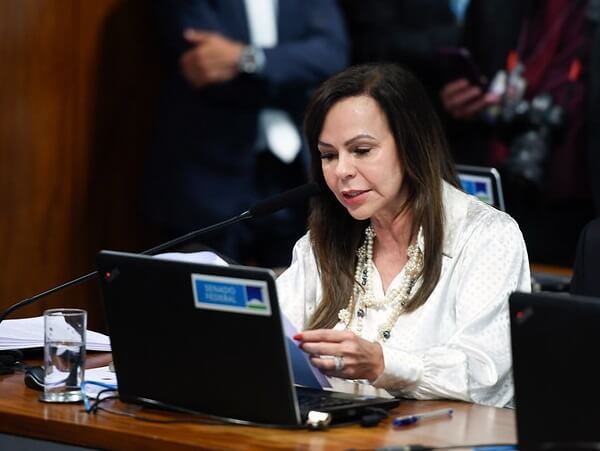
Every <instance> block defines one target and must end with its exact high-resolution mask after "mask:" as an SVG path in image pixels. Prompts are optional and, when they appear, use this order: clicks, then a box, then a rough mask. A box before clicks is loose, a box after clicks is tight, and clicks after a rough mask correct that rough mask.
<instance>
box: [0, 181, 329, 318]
mask: <svg viewBox="0 0 600 451" xmlns="http://www.w3.org/2000/svg"><path fill="white" fill-rule="evenodd" d="M318 192H319V187H318V186H317V184H316V183H306V184H304V185H300V186H297V187H296V188H292V189H290V190H288V191H284V192H283V193H280V194H276V195H275V196H272V197H269V198H267V199H265V200H262V201H260V202H258V203H257V204H256V205H254V206H253V207H252V208H250V209H249V210H246V211H245V212H243V213H241V214H239V215H237V216H234V217H232V218H229V219H227V220H225V221H222V222H218V223H217V224H213V225H210V226H208V227H204V228H202V229H198V230H195V231H193V232H190V233H187V234H186V235H182V236H180V237H178V238H175V239H172V240H170V241H167V242H166V243H163V244H159V245H158V246H155V247H153V248H150V249H147V250H145V251H143V252H140V254H144V255H154V254H156V253H158V252H161V251H164V250H165V249H168V248H170V247H173V246H176V245H178V244H181V243H185V242H186V241H189V240H191V239H193V238H195V237H197V236H200V235H204V234H205V233H209V232H212V231H215V230H219V229H221V228H223V227H227V226H229V225H232V224H235V223H238V222H241V221H245V220H247V219H253V218H260V217H262V216H267V215H270V214H272V213H275V212H276V211H279V210H281V209H283V208H287V207H289V206H291V205H294V204H297V203H299V202H301V201H304V200H307V199H308V198H310V197H312V196H315V195H316V194H318ZM97 275H98V271H94V272H91V273H89V274H86V275H83V276H80V277H77V278H76V279H73V280H70V281H68V282H65V283H63V284H61V285H58V286H56V287H54V288H50V289H49V290H46V291H43V292H41V293H38V294H36V295H35V296H32V297H30V298H26V299H23V300H21V301H19V302H17V303H16V304H13V305H11V306H10V307H8V308H7V309H6V310H4V311H3V312H2V313H0V323H2V321H3V320H4V319H5V318H6V317H7V316H8V315H10V314H11V313H12V312H14V311H15V310H17V309H19V308H21V307H24V306H26V305H29V304H32V303H34V302H35V301H37V300H39V299H42V298H44V297H46V296H49V295H51V294H53V293H56V292H57V291H61V290H64V289H65V288H68V287H70V286H74V285H79V284H80V283H83V282H85V281H87V280H90V279H92V278H94V277H96V276H97Z"/></svg>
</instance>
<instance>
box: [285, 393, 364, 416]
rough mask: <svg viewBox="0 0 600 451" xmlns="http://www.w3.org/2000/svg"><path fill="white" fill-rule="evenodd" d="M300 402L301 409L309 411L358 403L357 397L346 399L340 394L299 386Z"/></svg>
mask: <svg viewBox="0 0 600 451" xmlns="http://www.w3.org/2000/svg"><path fill="white" fill-rule="evenodd" d="M297 396H298V404H299V405H300V410H301V411H303V412H307V411H309V410H315V409H317V410H318V409H320V410H328V409H331V408H335V407H343V406H349V405H351V404H355V403H356V398H351V399H346V398H343V397H340V396H339V394H337V393H336V394H333V393H329V392H326V391H321V390H315V391H312V390H309V389H308V390H307V389H302V388H297Z"/></svg>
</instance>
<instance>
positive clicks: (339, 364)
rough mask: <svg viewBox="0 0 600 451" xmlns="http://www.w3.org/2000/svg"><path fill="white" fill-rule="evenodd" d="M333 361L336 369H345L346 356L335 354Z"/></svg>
mask: <svg viewBox="0 0 600 451" xmlns="http://www.w3.org/2000/svg"><path fill="white" fill-rule="evenodd" d="M333 362H334V363H335V370H336V371H338V372H339V371H342V370H343V369H344V366H345V364H344V358H343V357H342V356H341V355H334V356H333Z"/></svg>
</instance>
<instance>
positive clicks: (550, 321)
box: [509, 293, 600, 450]
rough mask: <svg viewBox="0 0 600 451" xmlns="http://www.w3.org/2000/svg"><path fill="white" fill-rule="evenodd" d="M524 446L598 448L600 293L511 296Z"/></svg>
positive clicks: (517, 398) (520, 434)
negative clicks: (591, 444)
mask: <svg viewBox="0 0 600 451" xmlns="http://www.w3.org/2000/svg"><path fill="white" fill-rule="evenodd" d="M509 302H510V320H511V335H512V353H513V376H514V383H515V402H516V417H517V436H518V441H519V450H538V449H553V450H567V449H568V450H571V449H598V448H597V447H589V448H588V447H586V446H584V445H585V443H589V442H596V444H597V443H598V442H600V409H599V408H598V406H599V405H600V382H599V381H600V367H599V365H598V355H599V353H598V350H599V348H600V299H599V298H588V297H583V296H568V295H560V294H556V293H531V294H529V293H528V294H526V293H513V294H512V295H511V296H510V301H509Z"/></svg>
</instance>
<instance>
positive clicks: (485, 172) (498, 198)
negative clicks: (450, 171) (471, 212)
mask: <svg viewBox="0 0 600 451" xmlns="http://www.w3.org/2000/svg"><path fill="white" fill-rule="evenodd" d="M456 171H457V172H458V180H459V181H460V184H461V186H462V189H463V190H464V192H465V193H467V194H472V195H473V196H475V197H477V198H479V199H480V200H482V201H483V202H485V203H487V204H490V205H492V206H493V207H496V208H497V209H498V210H501V211H505V209H506V207H505V205H504V194H503V192H502V182H501V181H500V174H499V173H498V171H497V170H496V169H495V168H489V167H483V166H468V165H462V164H458V165H456Z"/></svg>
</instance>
